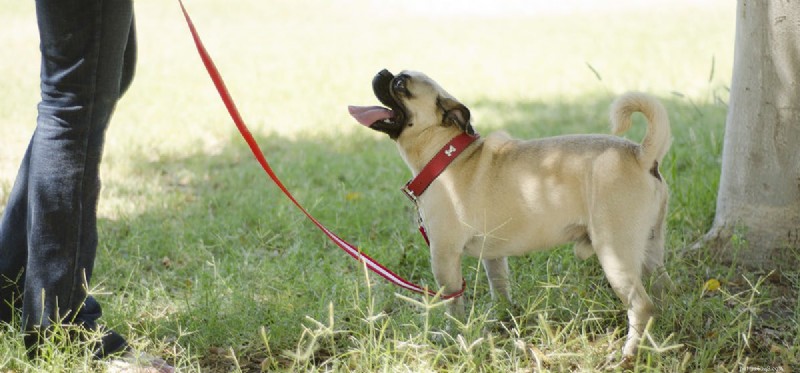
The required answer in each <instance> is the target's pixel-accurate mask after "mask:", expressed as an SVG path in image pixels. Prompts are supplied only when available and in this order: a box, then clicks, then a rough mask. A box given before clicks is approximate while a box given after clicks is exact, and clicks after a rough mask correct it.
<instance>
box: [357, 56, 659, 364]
mask: <svg viewBox="0 0 800 373" xmlns="http://www.w3.org/2000/svg"><path fill="white" fill-rule="evenodd" d="M373 90H374V92H375V95H376V96H377V98H378V99H379V100H380V101H381V102H382V103H383V104H384V105H386V106H388V107H389V108H388V109H387V108H383V107H378V106H373V107H356V106H351V107H350V113H351V114H352V115H353V116H354V117H355V118H356V119H357V120H358V121H359V122H361V123H362V124H365V125H367V126H369V127H370V128H372V129H374V130H377V131H381V132H384V133H386V134H388V135H389V136H390V137H391V138H392V139H393V140H395V141H396V143H397V147H398V149H399V151H400V155H401V156H402V157H403V159H404V160H405V162H406V163H407V164H408V167H409V168H410V169H411V171H412V173H413V174H414V175H417V174H418V173H419V172H420V170H421V169H422V168H423V167H424V166H425V165H426V164H427V163H428V161H429V160H430V159H431V158H432V157H433V156H434V155H435V154H437V152H438V151H439V150H440V149H441V148H442V147H443V146H444V145H445V144H447V143H448V142H449V141H450V140H451V139H453V138H454V137H455V136H457V135H460V134H461V133H464V132H466V133H469V134H474V130H473V128H472V124H471V122H470V112H469V110H468V109H467V107H466V106H464V105H463V104H461V103H460V102H459V101H458V100H456V99H455V98H454V97H453V96H451V95H450V94H449V93H447V92H446V91H445V90H444V89H442V88H441V87H440V86H439V85H438V84H437V83H436V82H434V81H433V80H431V79H430V78H429V77H427V76H425V75H424V74H422V73H419V72H413V71H403V72H401V73H400V74H398V75H397V76H394V75H392V74H391V73H389V72H388V71H386V70H383V71H381V72H380V73H378V75H377V76H376V77H375V79H374V80H373ZM634 112H642V113H643V114H644V116H645V117H646V119H647V134H646V135H645V137H644V139H643V140H642V143H641V144H637V143H634V142H631V141H628V140H626V139H623V138H620V137H617V136H611V135H569V136H557V137H548V138H542V139H534V140H516V139H513V138H511V137H509V136H508V135H507V134H505V133H493V134H491V135H489V136H485V137H483V138H479V139H478V140H476V141H475V142H473V143H472V144H470V145H469V146H468V147H467V148H466V149H465V150H464V151H463V153H461V154H460V155H459V156H457V157H456V158H455V159H454V160H453V161H452V163H450V165H449V166H448V167H447V168H446V169H445V171H444V172H443V173H442V174H441V175H439V176H438V177H437V178H436V179H435V180H434V181H433V182H432V184H431V185H430V186H429V187H428V189H427V190H426V191H425V192H424V194H422V195H421V196H418V200H417V203H418V207H419V213H420V216H421V218H422V221H423V223H424V226H425V228H426V229H427V232H428V236H429V238H430V251H431V264H432V267H433V273H434V276H435V278H436V282H437V283H438V284H439V286H441V287H443V288H444V293H445V294H449V293H455V292H457V291H459V290H460V289H461V287H462V275H461V256H462V255H463V254H467V255H471V256H474V257H478V258H481V259H482V261H483V265H484V267H485V270H486V273H487V276H488V278H489V284H490V289H491V292H492V298H493V299H496V300H499V301H501V302H503V303H506V304H511V293H510V291H509V270H508V262H507V260H506V258H507V257H508V256H514V255H522V254H525V253H528V252H531V251H540V250H545V249H548V248H552V247H553V246H556V245H560V244H564V243H568V242H575V247H574V250H575V254H576V255H577V256H578V257H580V258H581V259H586V258H589V257H590V256H591V255H592V254H596V255H597V257H598V259H599V261H600V264H601V265H602V267H603V270H604V271H605V275H606V278H607V279H608V281H609V283H610V284H611V287H612V288H613V289H614V292H615V293H616V294H617V296H618V297H619V298H620V299H621V300H622V302H623V303H624V304H625V307H626V308H627V310H628V322H629V328H628V336H627V339H626V342H625V345H624V347H623V350H622V352H623V356H625V357H630V356H632V355H634V354H635V352H636V349H637V347H638V344H639V341H640V339H641V336H642V332H643V331H644V328H645V325H646V324H647V322H648V320H649V319H650V317H651V316H652V315H653V310H654V305H653V302H652V301H651V299H650V297H649V296H648V295H647V293H646V292H645V288H644V286H643V284H642V276H651V275H652V276H653V287H652V290H653V292H654V293H655V294H656V295H657V298H660V296H661V293H662V291H663V290H665V289H666V288H671V287H672V281H671V279H670V277H669V274H667V272H666V270H665V269H664V232H665V224H666V222H665V219H666V213H667V198H668V191H667V185H666V183H665V182H664V180H663V179H662V177H661V175H660V174H659V171H658V165H659V163H660V162H661V160H662V158H663V157H664V155H665V154H666V152H667V150H668V149H669V145H670V138H671V135H670V127H669V119H668V117H667V113H666V110H665V109H664V107H663V106H662V105H661V104H660V103H659V102H658V101H657V100H656V99H654V98H653V97H650V96H648V95H646V94H642V93H628V94H625V95H623V96H621V97H619V98H618V99H617V100H616V101H615V102H614V104H613V105H612V107H611V123H612V128H613V132H614V133H616V134H619V133H622V132H625V131H626V130H627V129H628V128H629V127H630V125H631V115H632V114H633V113H634ZM448 312H449V313H450V314H451V315H453V316H455V317H458V318H461V319H462V320H463V318H464V301H463V299H461V298H456V299H453V300H452V302H451V303H449V304H448Z"/></svg>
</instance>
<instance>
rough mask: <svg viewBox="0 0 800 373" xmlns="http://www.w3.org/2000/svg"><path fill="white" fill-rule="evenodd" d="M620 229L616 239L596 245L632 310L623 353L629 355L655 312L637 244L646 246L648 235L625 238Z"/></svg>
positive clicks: (616, 288) (608, 273)
mask: <svg viewBox="0 0 800 373" xmlns="http://www.w3.org/2000/svg"><path fill="white" fill-rule="evenodd" d="M616 233H617V236H616V237H615V239H614V240H609V241H608V242H603V241H599V242H598V241H595V249H596V250H597V258H598V259H599V261H600V265H602V266H603V271H604V272H605V274H606V278H607V279H608V282H609V283H610V284H611V288H612V289H614V292H615V293H616V294H617V296H618V297H619V299H620V300H622V303H623V304H624V305H625V307H626V308H627V310H628V336H627V339H626V341H625V345H624V347H623V348H622V355H623V357H625V358H629V357H631V356H634V355H635V354H636V350H637V348H638V346H639V341H640V340H641V338H642V333H644V329H645V327H646V326H647V322H648V321H649V320H650V318H651V317H652V316H653V310H654V306H653V302H652V301H651V300H650V297H649V296H648V295H647V292H646V291H645V289H644V285H643V284H642V279H641V268H642V263H641V259H640V258H641V256H640V255H635V252H636V251H635V248H639V247H643V246H644V244H645V242H644V241H645V239H646V237H645V236H642V237H641V238H642V239H635V238H633V237H624V238H623V237H619V236H620V235H621V234H620V232H619V231H617V232H616ZM615 243H616V244H615ZM637 243H641V245H639V244H637Z"/></svg>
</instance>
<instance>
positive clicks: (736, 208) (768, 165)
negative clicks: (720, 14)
mask: <svg viewBox="0 0 800 373" xmlns="http://www.w3.org/2000/svg"><path fill="white" fill-rule="evenodd" d="M735 43H736V44H735V47H734V63H733V81H732V83H731V95H730V103H729V107H728V116H727V119H726V123H725V138H724V144H723V151H722V173H721V176H720V184H719V193H718V196H717V210H716V216H715V218H714V224H713V226H712V228H711V229H710V231H709V232H708V233H707V234H706V236H705V238H704V239H703V240H702V241H701V242H700V245H705V246H706V247H708V248H709V249H710V250H711V251H712V252H713V253H714V254H716V255H717V258H718V259H720V260H721V261H723V262H731V261H735V262H736V263H738V264H742V265H744V266H747V267H755V268H765V269H770V268H786V269H789V268H792V269H796V268H797V267H796V265H797V264H798V262H800V261H799V260H798V256H800V250H798V247H800V2H798V1H789V0H770V1H764V0H750V1H748V0H739V2H738V7H737V20H736V41H735Z"/></svg>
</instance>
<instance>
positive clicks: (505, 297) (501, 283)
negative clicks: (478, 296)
mask: <svg viewBox="0 0 800 373" xmlns="http://www.w3.org/2000/svg"><path fill="white" fill-rule="evenodd" d="M483 267H484V268H485V269H486V276H487V277H488V278H489V290H490V291H491V292H492V300H493V301H494V302H495V303H496V307H497V310H498V312H499V317H501V318H508V317H509V316H510V313H513V312H514V304H513V302H512V301H511V284H510V282H509V280H508V278H509V270H508V258H505V257H503V258H496V259H483Z"/></svg>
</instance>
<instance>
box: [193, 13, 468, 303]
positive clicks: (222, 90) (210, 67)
mask: <svg viewBox="0 0 800 373" xmlns="http://www.w3.org/2000/svg"><path fill="white" fill-rule="evenodd" d="M178 3H179V4H180V6H181V11H183V16H184V18H185V19H186V24H187V25H188V26H189V31H190V32H191V34H192V39H194V44H195V47H197V52H198V53H199V54H200V59H201V60H202V61H203V65H205V68H206V71H208V75H209V76H210V77H211V80H212V81H213V82H214V86H215V87H216V88H217V92H219V95H220V98H222V102H223V103H224V104H225V108H226V109H228V114H230V116H231V119H233V122H234V123H235V124H236V128H237V129H238V130H239V133H240V134H241V135H242V137H243V138H244V140H245V142H247V145H248V146H249V147H250V151H252V152H253V156H255V158H256V160H257V161H258V163H259V164H260V165H261V168H262V169H264V171H265V172H266V173H267V175H269V177H270V179H272V181H273V182H274V183H275V185H277V186H278V188H280V190H281V191H282V192H283V194H285V195H286V197H288V198H289V199H290V200H291V201H292V203H294V205H295V206H297V208H298V209H300V211H302V212H303V214H304V215H305V216H306V217H308V219H309V220H311V222H313V223H314V225H316V226H317V228H319V229H320V230H321V231H322V232H323V233H324V234H325V235H326V236H327V237H328V238H329V239H330V240H331V241H332V242H333V243H334V244H336V246H338V247H339V248H341V249H342V250H344V251H345V252H346V253H347V254H349V255H350V256H351V257H353V258H354V259H356V260H358V261H359V262H362V263H364V264H365V265H366V266H367V268H368V269H369V270H370V271H372V272H374V273H376V274H378V275H379V276H381V277H383V278H384V279H386V280H387V281H389V282H391V283H392V284H395V285H397V286H399V287H401V288H404V289H407V290H410V291H413V292H416V293H420V294H426V295H429V296H436V295H437V293H436V292H434V291H431V290H430V289H428V288H427V287H422V286H419V285H416V284H414V283H412V282H410V281H408V280H406V279H404V278H402V277H400V276H399V275H397V274H395V273H394V272H392V271H391V270H389V269H388V268H386V267H384V266H383V265H382V264H380V263H378V262H377V261H375V260H374V259H372V258H371V257H369V256H368V255H367V254H364V253H363V252H362V251H361V250H360V249H358V248H357V247H355V246H353V245H351V244H350V243H349V242H347V241H345V240H343V239H341V238H340V237H339V236H337V235H336V234H335V233H333V232H332V231H331V230H329V229H328V228H326V227H325V226H324V225H323V224H322V223H320V222H319V221H318V220H317V219H316V218H314V217H313V216H312V215H311V214H310V213H309V212H308V211H307V210H306V209H305V208H304V207H303V206H302V205H301V204H300V203H299V202H298V201H297V200H296V199H295V198H294V196H293V195H292V193H291V192H289V190H288V189H287V188H286V187H285V186H284V185H283V183H282V182H281V180H280V179H279V178H278V176H277V175H276V174H275V172H274V171H273V170H272V167H270V165H269V163H268V162H267V159H266V157H264V153H263V152H262V151H261V149H260V148H259V146H258V143H257V142H256V140H255V138H253V135H252V134H251V133H250V130H249V129H248V128H247V125H246V124H245V123H244V120H243V119H242V116H241V115H240V114H239V110H238V109H237V108H236V104H235V103H234V101H233V98H232V97H231V95H230V93H229V92H228V89H227V87H225V82H224V81H223V80H222V75H221V74H220V73H219V70H217V67H216V66H215V65H214V61H213V60H212V59H211V56H210V55H209V54H208V51H207V50H206V48H205V46H204V45H203V41H202V40H200V35H199V34H198V33H197V29H195V27H194V23H193V22H192V19H191V17H189V13H188V12H187V11H186V7H184V6H183V1H182V0H178ZM465 289H466V282H464V283H463V285H462V287H461V290H459V291H458V292H455V293H452V294H448V295H444V296H442V297H441V298H442V299H450V298H457V297H460V296H461V295H462V294H464V290H465Z"/></svg>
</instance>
